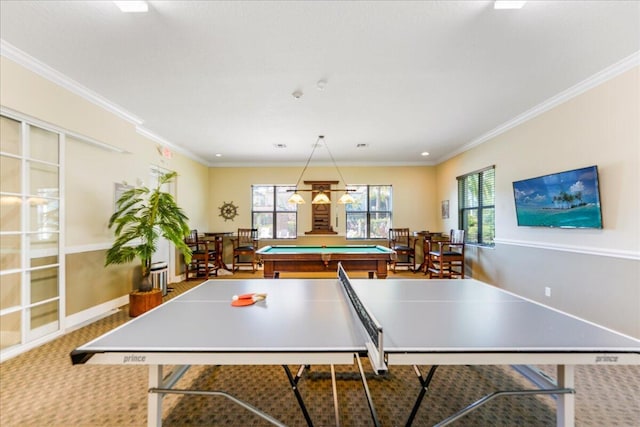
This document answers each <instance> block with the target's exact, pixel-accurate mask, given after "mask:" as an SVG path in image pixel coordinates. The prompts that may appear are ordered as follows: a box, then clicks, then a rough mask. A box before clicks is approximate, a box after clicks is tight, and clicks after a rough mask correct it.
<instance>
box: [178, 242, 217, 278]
mask: <svg viewBox="0 0 640 427" xmlns="http://www.w3.org/2000/svg"><path fill="white" fill-rule="evenodd" d="M184 242H185V243H186V244H187V246H189V248H190V249H191V262H190V263H189V265H187V266H186V271H185V272H186V279H187V280H189V279H198V278H204V279H205V280H208V279H209V275H210V274H211V273H212V272H213V273H214V274H215V275H216V276H217V275H218V268H219V266H218V265H217V264H216V259H217V255H218V254H217V252H216V249H215V248H211V247H210V245H209V242H207V241H206V240H202V239H200V238H199V237H198V230H191V233H189V236H188V237H186V238H185V239H184Z"/></svg>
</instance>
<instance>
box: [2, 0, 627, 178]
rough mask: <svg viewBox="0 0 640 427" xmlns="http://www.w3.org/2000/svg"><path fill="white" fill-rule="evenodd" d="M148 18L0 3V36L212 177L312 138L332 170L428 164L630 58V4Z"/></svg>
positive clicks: (158, 13)
mask: <svg viewBox="0 0 640 427" xmlns="http://www.w3.org/2000/svg"><path fill="white" fill-rule="evenodd" d="M149 3H150V10H149V12H148V13H145V14H124V13H122V12H120V11H119V10H118V9H117V8H116V6H115V5H114V4H113V3H112V2H108V1H7V0H1V1H0V7H1V9H0V18H1V25H0V36H1V38H2V41H3V43H4V46H5V52H7V49H6V48H7V47H8V46H11V47H12V48H16V49H18V50H19V51H21V52H24V53H26V54H27V55H29V56H31V57H33V58H35V59H36V60H37V61H40V62H42V63H43V64H46V65H47V66H49V67H51V68H52V69H54V70H56V71H58V72H59V73H62V74H63V75H65V76H66V77H68V78H70V79H72V80H73V81H75V82H77V83H78V84H79V85H82V86H84V87H85V88H87V89H89V90H90V91H92V92H94V93H95V94H98V95H99V96H101V97H103V98H105V99H107V100H108V101H109V102H111V103H113V104H115V105H117V106H119V107H120V108H122V109H123V110H125V111H127V112H128V113H129V114H131V115H132V116H135V117H137V118H139V119H140V120H141V121H142V123H141V125H140V127H141V129H142V130H143V132H145V133H147V134H152V135H155V136H157V137H158V140H160V141H165V142H166V143H168V144H169V145H170V146H172V147H174V149H176V151H181V152H183V153H186V154H187V155H190V156H191V157H193V158H196V159H199V160H200V161H202V162H203V163H206V164H209V165H212V166H218V165H221V166H224V165H230V166H231V165H254V164H274V165H282V164H291V165H294V164H295V165H298V164H301V163H304V162H305V160H306V159H307V157H308V156H309V153H310V152H311V148H312V146H313V144H314V142H315V141H316V138H317V136H318V135H320V134H322V135H326V138H325V140H326V143H327V145H328V146H329V147H330V149H331V153H332V154H333V157H334V158H335V159H336V161H337V162H338V163H339V164H341V165H358V164H380V165H390V164H407V165H410V164H436V163H438V162H440V161H443V160H445V159H447V158H449V157H451V156H452V155H453V154H455V153H458V152H460V151H461V150H463V149H465V148H466V147H469V146H472V145H474V144H476V143H478V142H481V141H482V140H483V138H484V137H486V136H487V135H488V134H492V133H494V132H495V131H496V130H497V129H500V128H504V127H505V126H508V124H509V123H510V122H511V121H512V120H514V118H517V117H518V116H520V115H522V114H524V113H527V112H528V111H531V110H532V109H533V108H535V107H536V106H538V105H540V104H542V103H545V102H546V101H548V100H549V99H551V98H552V97H554V96H556V95H557V94H559V93H561V92H563V91H566V90H567V89H569V88H571V87H573V86H574V85H576V84H579V83H581V82H583V81H585V80H586V79H589V78H590V77H592V76H593V75H594V74H596V73H598V72H600V71H602V70H604V69H606V68H607V67H609V66H611V65H612V64H615V63H618V62H619V61H622V60H625V59H627V60H628V58H629V57H630V55H634V56H633V57H634V58H637V57H638V51H640V2H636V1H529V2H528V3H527V4H526V5H525V7H524V8H523V9H521V10H506V11H504V10H503V11H500V10H494V9H493V2H489V1H422V2H420V1H388V2H387V1H349V2H347V1H263V2H258V1H215V2H214V1H151V2H149ZM636 62H637V61H636ZM320 80H325V81H326V87H325V88H324V90H319V89H318V87H317V83H318V81H320ZM294 91H300V92H302V96H301V97H300V98H299V99H295V98H294V97H293V96H292V93H293V92H294ZM276 144H286V148H276V147H275V145H276ZM357 144H367V147H366V148H356V145H357ZM423 151H428V152H430V153H431V155H430V156H428V157H422V156H421V155H420V153H421V152H423ZM216 153H220V154H221V155H222V156H221V157H216V156H215V154H216ZM320 154H321V155H319V156H318V157H317V158H316V157H314V162H315V161H322V155H323V153H320ZM325 158H326V156H325ZM312 164H313V162H312Z"/></svg>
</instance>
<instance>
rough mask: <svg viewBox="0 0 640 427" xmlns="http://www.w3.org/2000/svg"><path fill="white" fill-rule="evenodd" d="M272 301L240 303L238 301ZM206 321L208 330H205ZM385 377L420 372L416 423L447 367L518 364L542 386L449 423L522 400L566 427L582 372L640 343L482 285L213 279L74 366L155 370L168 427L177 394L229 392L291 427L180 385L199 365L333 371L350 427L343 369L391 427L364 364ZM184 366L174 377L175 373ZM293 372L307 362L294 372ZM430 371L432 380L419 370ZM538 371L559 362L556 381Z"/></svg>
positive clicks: (152, 418)
mask: <svg viewBox="0 0 640 427" xmlns="http://www.w3.org/2000/svg"><path fill="white" fill-rule="evenodd" d="M252 292H260V293H267V294H268V297H267V298H266V300H264V301H260V302H257V303H256V304H254V305H250V306H247V307H232V306H231V304H230V303H231V300H232V297H233V296H234V295H239V294H243V293H252ZM200 325H206V327H200ZM364 355H366V356H368V358H369V361H370V363H371V366H372V368H373V370H374V371H375V372H376V373H377V374H380V375H384V373H385V372H386V371H387V370H389V369H392V367H393V365H412V366H414V369H415V371H416V374H417V377H418V380H419V383H420V391H419V393H418V396H417V397H416V401H415V405H414V407H413V409H412V411H411V413H410V414H408V416H407V422H406V424H407V425H410V424H411V423H412V422H413V420H414V418H415V416H416V413H417V411H418V408H419V406H420V404H421V402H422V400H423V398H424V396H425V394H426V391H427V388H428V387H429V383H430V381H431V379H432V378H433V376H434V374H435V372H436V369H437V367H438V366H440V365H514V366H517V367H519V369H520V370H521V373H524V374H526V375H527V376H528V377H529V379H531V380H532V381H533V382H534V384H535V385H536V387H532V388H531V389H525V390H498V391H495V392H494V393H491V394H490V395H487V396H485V397H483V398H482V399H480V400H478V401H476V402H473V403H472V404H470V405H469V406H467V407H466V408H465V409H463V410H461V411H460V412H458V413H456V414H453V415H451V416H450V417H449V418H447V419H445V420H443V421H442V422H441V423H439V424H438V425H446V424H449V423H451V422H453V421H455V420H457V419H459V418H461V417H464V416H467V414H468V413H469V412H471V411H473V410H474V409H476V408H477V407H479V406H481V405H482V404H484V403H486V402H488V401H490V400H492V399H494V398H496V397H500V396H504V395H507V396H508V395H513V394H522V395H527V394H551V395H554V396H556V418H557V425H573V424H574V418H575V417H574V415H575V414H574V403H575V402H574V367H575V365H582V364H588V365H610V364H634V365H637V364H640V341H639V340H637V339H634V338H632V337H628V336H625V335H622V334H619V333H617V332H614V331H611V330H608V329H606V328H604V327H601V326H598V325H595V324H593V323H590V322H587V321H584V320H581V319H579V318H576V317H574V316H571V315H568V314H566V313H562V312H560V311H558V310H555V309H551V308H549V307H546V306H543V305H541V304H538V303H536V302H533V301H530V300H527V299H524V298H521V297H519V296H517V295H514V294H511V293H509V292H506V291H503V290H500V289H498V288H496V287H494V286H491V285H487V284H484V283H481V282H479V281H476V280H473V279H461V280H433V279H431V280H413V279H393V280H389V279H387V280H367V279H357V280H351V279H349V278H348V277H347V275H346V273H345V272H344V270H342V268H341V267H339V268H338V278H337V279H304V280H303V279H286V280H277V279H260V280H237V279H236V280H234V279H231V280H220V279H218V280H209V281H206V282H204V283H202V284H201V285H198V286H197V287H195V288H193V289H191V290H190V291H187V292H185V293H184V294H182V295H180V296H178V297H176V298H174V299H172V300H170V301H168V302H166V303H164V304H163V305H161V306H159V307H157V308H155V309H153V310H151V311H149V312H147V313H145V314H144V315H142V316H140V317H137V318H135V319H133V320H131V321H129V322H128V323H126V324H124V325H122V326H120V327H118V328H116V329H114V330H112V331H110V332H108V333H106V334H104V335H102V336H101V337H98V338H96V339H95V340H93V341H91V342H89V343H87V344H85V345H82V346H80V347H78V348H77V349H75V350H74V351H72V353H71V359H72V362H73V363H74V364H81V363H87V364H117V365H148V368H149V392H148V398H147V401H148V409H147V412H148V419H147V421H148V425H149V426H159V425H161V424H162V399H163V397H164V396H165V395H166V394H170V393H176V394H200V395H217V396H224V397H226V398H228V399H230V400H231V401H233V402H235V403H236V404H238V405H240V406H242V407H244V408H245V409H247V410H249V411H251V412H253V413H255V414H256V415H258V416H260V417H262V418H263V419H265V420H267V421H269V422H271V423H272V424H274V425H284V424H283V423H282V422H281V421H279V420H276V419H275V418H273V417H271V416H270V415H268V414H266V413H264V412H262V411H260V409H258V408H256V407H254V406H253V405H251V404H249V403H247V402H245V401H242V400H240V399H239V398H237V397H236V396H232V395H230V394H227V393H225V392H224V391H210V390H183V389H177V388H175V387H174V385H175V384H176V382H177V381H178V380H179V378H180V377H181V376H182V375H183V374H184V373H185V372H186V371H187V369H188V368H189V366H191V365H282V366H283V368H284V370H285V372H286V375H287V378H288V380H289V383H290V385H291V388H292V390H293V392H294V395H295V397H296V399H297V401H298V404H299V406H300V408H301V411H302V413H303V415H304V417H305V419H306V421H307V423H308V424H309V425H312V423H313V422H312V420H311V418H310V416H309V414H308V411H307V409H306V407H305V404H304V399H303V397H302V395H301V393H300V391H299V389H298V387H297V384H298V382H299V381H300V380H301V379H302V377H303V375H304V370H305V367H306V366H309V365H330V366H331V375H332V384H333V393H334V408H335V416H336V423H337V424H339V416H338V414H339V412H338V411H339V409H338V405H337V398H336V393H337V387H336V379H335V372H334V370H333V367H334V366H335V365H351V364H354V363H356V364H357V365H358V369H359V372H360V376H361V380H362V384H363V389H364V392H365V394H366V396H367V400H368V403H369V407H370V411H371V417H372V419H373V421H374V424H375V425H379V421H378V417H377V414H376V411H375V405H374V402H373V399H372V398H371V395H370V393H369V389H368V386H367V379H366V376H365V373H364V370H363V367H362V363H361V356H364ZM166 365H174V368H173V371H172V372H171V373H170V374H168V375H167V376H166V377H163V367H164V366H166ZM287 365H300V369H299V370H298V372H297V373H296V374H295V375H294V374H292V373H291V371H290V370H289V368H288V366H287ZM425 365H430V366H431V367H430V369H429V372H428V373H427V375H424V374H423V373H422V372H421V371H420V368H419V366H425ZM531 365H557V376H558V378H557V379H556V381H557V383H556V382H553V381H551V380H550V379H549V378H548V377H546V376H544V375H537V373H536V371H535V370H534V369H529V368H528V367H529V366H531Z"/></svg>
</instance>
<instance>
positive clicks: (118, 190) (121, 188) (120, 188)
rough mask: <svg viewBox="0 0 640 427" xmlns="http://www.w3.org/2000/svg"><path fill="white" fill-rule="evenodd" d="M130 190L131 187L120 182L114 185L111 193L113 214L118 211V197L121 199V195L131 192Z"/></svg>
mask: <svg viewBox="0 0 640 427" xmlns="http://www.w3.org/2000/svg"><path fill="white" fill-rule="evenodd" d="M132 188H134V187H133V185H128V184H124V183H120V182H116V183H115V185H114V191H113V211H114V212H115V211H117V210H118V200H119V199H120V197H122V194H124V192H125V191H127V190H131V189H132Z"/></svg>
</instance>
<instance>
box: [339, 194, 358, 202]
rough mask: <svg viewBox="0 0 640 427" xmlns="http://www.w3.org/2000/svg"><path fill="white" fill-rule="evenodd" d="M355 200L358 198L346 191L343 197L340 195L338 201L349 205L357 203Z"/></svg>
mask: <svg viewBox="0 0 640 427" xmlns="http://www.w3.org/2000/svg"><path fill="white" fill-rule="evenodd" d="M355 202H356V200H355V199H354V198H353V196H351V194H349V193H344V194H343V195H342V197H340V198H339V199H338V203H340V204H342V205H348V204H351V203H355Z"/></svg>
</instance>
